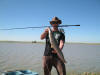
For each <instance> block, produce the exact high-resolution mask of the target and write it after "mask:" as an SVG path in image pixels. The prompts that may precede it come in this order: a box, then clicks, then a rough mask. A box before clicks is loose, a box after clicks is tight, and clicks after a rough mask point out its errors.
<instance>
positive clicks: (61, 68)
mask: <svg viewBox="0 0 100 75" xmlns="http://www.w3.org/2000/svg"><path fill="white" fill-rule="evenodd" d="M54 66H55V68H56V70H57V73H58V75H66V68H65V64H64V63H63V62H62V61H61V60H60V59H56V63H55V65H54Z"/></svg>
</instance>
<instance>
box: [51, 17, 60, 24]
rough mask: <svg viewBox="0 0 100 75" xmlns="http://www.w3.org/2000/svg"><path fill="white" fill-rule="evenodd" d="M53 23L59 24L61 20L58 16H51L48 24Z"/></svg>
mask: <svg viewBox="0 0 100 75" xmlns="http://www.w3.org/2000/svg"><path fill="white" fill-rule="evenodd" d="M53 23H57V24H61V23H62V21H61V20H60V19H59V18H58V17H54V18H52V21H50V24H53Z"/></svg>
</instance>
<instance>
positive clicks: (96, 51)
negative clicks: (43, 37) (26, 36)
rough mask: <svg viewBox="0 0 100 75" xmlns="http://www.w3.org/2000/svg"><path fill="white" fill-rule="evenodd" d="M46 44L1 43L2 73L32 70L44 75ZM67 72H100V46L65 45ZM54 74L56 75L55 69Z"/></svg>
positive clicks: (0, 67) (0, 69)
mask: <svg viewBox="0 0 100 75" xmlns="http://www.w3.org/2000/svg"><path fill="white" fill-rule="evenodd" d="M44 46H45V45H44V44H37V43H35V44H32V43H0V71H5V70H16V69H31V70H33V71H36V72H39V73H40V74H41V75H43V69H42V56H43V52H44ZM63 53H64V56H65V59H66V60H67V61H68V63H67V64H66V69H67V72H87V71H88V72H99V70H100V45H88V44H65V46H64V49H63ZM52 73H53V74H55V73H56V72H55V69H54V68H53V70H52Z"/></svg>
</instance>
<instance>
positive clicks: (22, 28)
mask: <svg viewBox="0 0 100 75" xmlns="http://www.w3.org/2000/svg"><path fill="white" fill-rule="evenodd" d="M70 26H80V25H59V26H57V27H70ZM45 27H52V26H39V27H23V28H7V29H0V30H15V29H33V28H45Z"/></svg>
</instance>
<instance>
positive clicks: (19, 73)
mask: <svg viewBox="0 0 100 75" xmlns="http://www.w3.org/2000/svg"><path fill="white" fill-rule="evenodd" d="M2 75H39V74H38V73H37V72H32V71H31V70H15V71H7V72H4V73H2Z"/></svg>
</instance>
